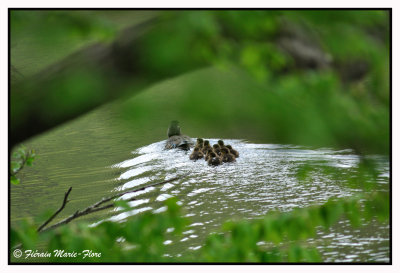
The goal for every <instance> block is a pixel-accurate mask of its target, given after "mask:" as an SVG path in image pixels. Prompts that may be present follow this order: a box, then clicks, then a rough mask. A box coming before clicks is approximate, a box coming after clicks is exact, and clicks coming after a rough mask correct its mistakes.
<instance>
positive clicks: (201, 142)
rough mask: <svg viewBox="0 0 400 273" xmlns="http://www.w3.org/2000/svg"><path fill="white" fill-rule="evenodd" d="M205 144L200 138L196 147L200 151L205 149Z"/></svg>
mask: <svg viewBox="0 0 400 273" xmlns="http://www.w3.org/2000/svg"><path fill="white" fill-rule="evenodd" d="M203 142H204V141H203V139H202V138H198V139H197V142H196V146H195V147H198V148H199V149H200V150H201V149H203Z"/></svg>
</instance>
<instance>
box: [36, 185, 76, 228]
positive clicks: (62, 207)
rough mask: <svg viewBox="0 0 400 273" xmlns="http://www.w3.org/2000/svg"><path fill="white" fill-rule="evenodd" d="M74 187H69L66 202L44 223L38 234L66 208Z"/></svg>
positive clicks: (65, 196)
mask: <svg viewBox="0 0 400 273" xmlns="http://www.w3.org/2000/svg"><path fill="white" fill-rule="evenodd" d="M71 190H72V187H69V189H68V191H67V192H66V193H65V195H64V200H63V202H62V205H61V207H60V208H59V209H58V210H57V211H56V212H55V213H54V214H53V215H52V216H51V217H50V218H49V219H48V220H47V221H46V222H44V223H43V224H42V225H41V226H40V227H39V228H38V229H37V232H41V231H42V229H43V228H44V227H45V226H47V225H48V224H49V223H50V222H51V221H52V220H53V219H54V218H55V217H56V216H57V215H58V214H59V213H60V212H61V211H62V210H63V209H64V208H65V205H66V204H67V202H68V195H69V194H70V193H71Z"/></svg>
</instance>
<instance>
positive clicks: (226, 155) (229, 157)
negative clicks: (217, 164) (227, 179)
mask: <svg viewBox="0 0 400 273" xmlns="http://www.w3.org/2000/svg"><path fill="white" fill-rule="evenodd" d="M221 157H222V161H223V162H235V161H236V159H235V156H234V155H233V154H231V153H230V152H229V149H228V148H226V147H224V148H222V149H221Z"/></svg>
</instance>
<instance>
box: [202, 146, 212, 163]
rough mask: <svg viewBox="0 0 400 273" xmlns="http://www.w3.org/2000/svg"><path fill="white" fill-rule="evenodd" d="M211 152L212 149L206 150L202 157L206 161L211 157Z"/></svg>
mask: <svg viewBox="0 0 400 273" xmlns="http://www.w3.org/2000/svg"><path fill="white" fill-rule="evenodd" d="M211 153H213V150H212V149H211V150H207V152H206V153H205V154H204V159H205V160H206V161H208V159H209V158H210V157H211Z"/></svg>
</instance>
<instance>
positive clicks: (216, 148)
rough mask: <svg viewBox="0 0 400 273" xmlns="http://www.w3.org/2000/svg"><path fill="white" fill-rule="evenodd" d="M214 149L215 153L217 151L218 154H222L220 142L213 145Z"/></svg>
mask: <svg viewBox="0 0 400 273" xmlns="http://www.w3.org/2000/svg"><path fill="white" fill-rule="evenodd" d="M213 151H214V153H216V154H217V155H221V148H220V147H219V145H218V144H214V145H213Z"/></svg>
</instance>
